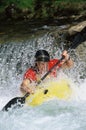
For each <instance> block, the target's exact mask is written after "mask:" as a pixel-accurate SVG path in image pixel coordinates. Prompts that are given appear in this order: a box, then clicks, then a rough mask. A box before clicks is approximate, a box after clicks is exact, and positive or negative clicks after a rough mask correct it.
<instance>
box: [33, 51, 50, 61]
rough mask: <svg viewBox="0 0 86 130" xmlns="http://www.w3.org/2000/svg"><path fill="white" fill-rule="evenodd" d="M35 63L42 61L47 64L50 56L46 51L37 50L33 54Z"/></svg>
mask: <svg viewBox="0 0 86 130" xmlns="http://www.w3.org/2000/svg"><path fill="white" fill-rule="evenodd" d="M35 58H36V61H44V62H48V61H49V60H50V56H49V54H48V52H47V51H46V50H38V51H37V52H36V54H35Z"/></svg>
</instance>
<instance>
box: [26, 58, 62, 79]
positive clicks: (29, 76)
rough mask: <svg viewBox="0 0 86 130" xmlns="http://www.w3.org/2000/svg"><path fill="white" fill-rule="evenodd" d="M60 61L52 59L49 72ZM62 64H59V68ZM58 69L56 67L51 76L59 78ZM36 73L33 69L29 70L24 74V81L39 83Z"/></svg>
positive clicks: (49, 63)
mask: <svg viewBox="0 0 86 130" xmlns="http://www.w3.org/2000/svg"><path fill="white" fill-rule="evenodd" d="M58 61H59V60H58V59H52V60H50V61H49V62H48V70H50V69H51V68H52V67H53V66H54V65H55V64H56V63H57V62H58ZM60 66H61V64H58V66H57V67H60ZM56 71H57V68H56V67H55V68H54V69H53V70H52V72H51V75H53V76H54V77H56V76H57V73H56ZM36 74H37V73H36V71H35V70H34V69H33V68H29V69H28V70H27V71H26V73H25V74H24V79H29V80H30V81H37V77H36Z"/></svg>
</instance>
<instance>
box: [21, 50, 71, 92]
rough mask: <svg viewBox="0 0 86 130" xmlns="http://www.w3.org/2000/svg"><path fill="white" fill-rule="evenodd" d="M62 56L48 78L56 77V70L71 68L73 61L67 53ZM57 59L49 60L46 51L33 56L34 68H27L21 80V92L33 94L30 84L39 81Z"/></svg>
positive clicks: (64, 52) (40, 51)
mask: <svg viewBox="0 0 86 130" xmlns="http://www.w3.org/2000/svg"><path fill="white" fill-rule="evenodd" d="M62 55H63V56H64V57H65V58H64V59H63V60H62V61H61V62H60V63H59V65H58V66H57V67H55V68H54V69H53V70H52V72H51V73H50V74H49V76H50V77H56V76H57V72H58V69H59V68H60V67H61V68H70V67H72V66H73V61H72V59H71V58H70V56H69V54H68V53H67V51H66V50H65V51H63V53H62ZM57 61H59V60H58V59H50V55H49V53H48V52H47V51H46V50H38V51H37V52H36V54H35V66H33V67H31V68H29V69H28V70H27V71H26V72H25V74H24V78H23V82H22V84H21V87H20V89H21V91H22V92H25V93H27V92H29V93H34V92H33V90H32V89H31V83H32V82H35V83H37V81H39V80H40V79H41V77H43V75H44V74H45V73H46V72H47V71H48V70H49V69H50V68H51V67H52V66H53V65H54V64H55V63H56V62H57Z"/></svg>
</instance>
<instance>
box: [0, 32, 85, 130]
mask: <svg viewBox="0 0 86 130" xmlns="http://www.w3.org/2000/svg"><path fill="white" fill-rule="evenodd" d="M53 41H54V38H53V37H51V36H50V35H48V34H45V35H43V36H41V37H39V38H37V39H36V38H34V39H30V40H27V41H23V40H22V42H21V43H19V42H18V43H17V42H9V41H8V42H6V43H5V44H2V45H0V110H2V108H3V106H4V105H5V104H6V103H7V102H8V101H9V100H10V99H12V98H14V97H16V96H20V95H21V92H20V90H19V87H20V84H21V82H22V78H23V74H24V72H25V70H26V69H27V68H28V67H29V66H31V65H32V64H34V54H35V52H36V51H37V50H38V49H46V50H48V51H49V53H50V55H51V57H52V55H53V57H55V58H56V57H57V58H60V57H61V52H62V51H61V50H60V49H59V48H58V47H57V46H55V45H53ZM56 50H58V52H56ZM72 53H73V54H72V55H71V57H72V58H73V59H74V62H75V65H74V67H73V68H71V69H70V70H65V71H64V73H65V75H66V76H68V77H69V79H70V80H71V82H72V88H73V90H74V93H75V94H74V96H73V98H72V99H71V101H60V100H56V99H54V100H51V101H49V102H45V103H44V104H42V105H40V106H37V107H31V106H28V107H23V108H21V109H15V110H10V111H9V112H3V111H0V130H26V129H29V130H49V129H50V130H52V129H53V130H64V129H65V130H68V129H69V130H85V129H86V79H85V76H84V73H86V72H84V71H85V63H84V62H81V61H79V60H80V59H79V56H78V55H77V54H76V53H75V52H72ZM76 57H77V58H76ZM75 59H76V60H75Z"/></svg>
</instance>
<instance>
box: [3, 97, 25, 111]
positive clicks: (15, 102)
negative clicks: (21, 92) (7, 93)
mask: <svg viewBox="0 0 86 130" xmlns="http://www.w3.org/2000/svg"><path fill="white" fill-rule="evenodd" d="M24 103H25V97H16V98H13V99H12V100H10V101H9V102H8V103H7V104H6V105H5V106H4V107H3V109H2V110H3V111H8V110H9V109H10V108H12V109H15V108H19V107H22V106H23V105H24Z"/></svg>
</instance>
